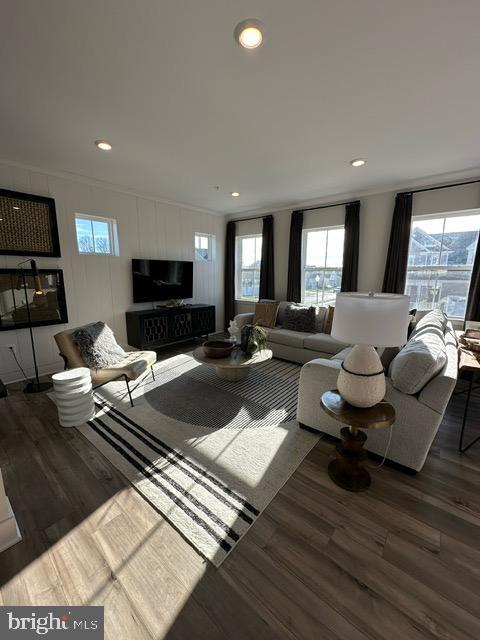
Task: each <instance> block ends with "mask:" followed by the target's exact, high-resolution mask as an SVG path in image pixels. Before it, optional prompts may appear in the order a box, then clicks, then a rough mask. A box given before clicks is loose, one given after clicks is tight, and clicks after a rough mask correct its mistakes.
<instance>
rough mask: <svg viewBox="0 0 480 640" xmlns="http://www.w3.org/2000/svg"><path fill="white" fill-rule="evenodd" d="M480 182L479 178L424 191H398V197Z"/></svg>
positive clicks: (427, 188)
mask: <svg viewBox="0 0 480 640" xmlns="http://www.w3.org/2000/svg"><path fill="white" fill-rule="evenodd" d="M477 182H480V178H476V179H475V180H468V181H467V182H455V183H454V184H441V185H439V186H438V187H425V188H424V189H410V191H399V194H400V195H404V194H407V193H422V192H423V191H437V190H438V189H449V188H451V187H461V186H463V185H465V184H476V183H477Z"/></svg>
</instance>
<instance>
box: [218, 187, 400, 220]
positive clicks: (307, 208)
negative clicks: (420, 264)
mask: <svg viewBox="0 0 480 640" xmlns="http://www.w3.org/2000/svg"><path fill="white" fill-rule="evenodd" d="M408 193H410V191H409V192H408ZM354 202H359V200H348V201H347V202H334V203H333V204H320V205H318V206H317V207H306V208H305V209H294V211H314V210H315V209H330V208H331V207H341V206H344V205H347V204H353V203H354ZM268 215H272V214H268ZM268 215H266V216H253V217H252V218H236V219H235V220H230V221H229V222H246V221H247V220H263V218H268Z"/></svg>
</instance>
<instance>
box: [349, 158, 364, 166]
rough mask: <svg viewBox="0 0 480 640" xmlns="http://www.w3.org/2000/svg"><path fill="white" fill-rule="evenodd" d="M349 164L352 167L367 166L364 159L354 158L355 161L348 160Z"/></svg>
mask: <svg viewBox="0 0 480 640" xmlns="http://www.w3.org/2000/svg"><path fill="white" fill-rule="evenodd" d="M350 164H351V165H352V167H363V165H364V164H367V161H366V160H365V159H364V158H355V160H350Z"/></svg>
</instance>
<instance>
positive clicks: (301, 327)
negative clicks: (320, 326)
mask: <svg viewBox="0 0 480 640" xmlns="http://www.w3.org/2000/svg"><path fill="white" fill-rule="evenodd" d="M316 315H317V314H316V309H315V307H306V306H302V305H297V304H289V305H288V307H287V308H286V310H285V317H284V320H283V324H282V328H283V329H289V330H291V331H302V332H307V333H315V331H316V324H315V323H316Z"/></svg>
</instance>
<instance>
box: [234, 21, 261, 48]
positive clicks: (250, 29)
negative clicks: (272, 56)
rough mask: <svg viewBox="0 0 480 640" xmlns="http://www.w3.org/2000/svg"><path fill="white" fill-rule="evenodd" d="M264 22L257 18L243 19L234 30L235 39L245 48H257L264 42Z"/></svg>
mask: <svg viewBox="0 0 480 640" xmlns="http://www.w3.org/2000/svg"><path fill="white" fill-rule="evenodd" d="M262 26H263V25H262V23H261V22H260V20H256V19H255V18H248V19H247V20H242V22H239V23H238V24H237V26H236V27H235V31H234V32H233V34H234V37H235V40H236V41H237V42H238V44H239V45H240V46H241V47H243V48H244V49H256V48H257V47H259V46H260V45H261V44H262V42H263V32H262Z"/></svg>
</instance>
